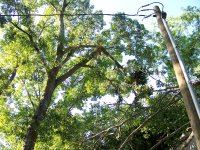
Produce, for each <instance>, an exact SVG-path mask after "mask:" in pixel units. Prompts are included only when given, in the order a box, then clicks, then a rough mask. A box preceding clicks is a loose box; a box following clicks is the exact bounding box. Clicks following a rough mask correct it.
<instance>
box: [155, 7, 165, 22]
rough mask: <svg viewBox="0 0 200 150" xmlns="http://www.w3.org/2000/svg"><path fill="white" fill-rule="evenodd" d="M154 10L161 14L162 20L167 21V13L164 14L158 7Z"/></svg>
mask: <svg viewBox="0 0 200 150" xmlns="http://www.w3.org/2000/svg"><path fill="white" fill-rule="evenodd" d="M153 9H154V11H155V12H156V13H160V14H161V17H162V19H166V18H167V13H166V12H164V11H163V10H162V11H160V8H159V7H158V6H154V7H153ZM156 13H155V15H154V17H156V15H157V14H156Z"/></svg>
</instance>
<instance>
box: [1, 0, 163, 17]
mask: <svg viewBox="0 0 200 150" xmlns="http://www.w3.org/2000/svg"><path fill="white" fill-rule="evenodd" d="M155 3H158V4H160V5H161V6H162V12H163V9H164V5H163V4H162V3H160V2H152V3H149V4H146V5H143V6H141V7H139V9H138V11H137V13H136V14H126V13H122V14H111V13H91V14H87V13H80V14H1V13H0V17H20V16H21V17H23V16H41V17H42V16H59V15H65V16H129V17H136V16H143V17H144V18H143V19H145V18H148V17H150V16H151V15H152V14H151V15H143V14H139V12H142V11H143V12H144V11H149V10H153V9H141V8H144V7H147V6H150V5H152V4H155Z"/></svg>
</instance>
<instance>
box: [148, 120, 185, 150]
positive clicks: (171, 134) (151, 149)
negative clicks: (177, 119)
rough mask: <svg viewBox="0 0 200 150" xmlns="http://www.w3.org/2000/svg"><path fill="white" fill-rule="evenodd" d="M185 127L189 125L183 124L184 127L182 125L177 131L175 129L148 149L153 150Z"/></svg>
mask: <svg viewBox="0 0 200 150" xmlns="http://www.w3.org/2000/svg"><path fill="white" fill-rule="evenodd" d="M187 125H189V122H187V123H185V124H184V125H182V126H181V127H179V128H178V129H176V130H175V131H174V132H172V133H170V134H169V135H167V136H165V137H164V138H163V139H161V140H160V141H159V142H158V143H156V144H155V145H154V146H153V147H151V148H150V150H154V149H155V148H156V147H158V146H159V145H160V144H161V143H163V142H164V141H166V140H167V139H169V138H171V137H172V136H173V135H174V134H176V133H177V132H179V131H180V130H182V129H183V128H184V127H186V126H187Z"/></svg>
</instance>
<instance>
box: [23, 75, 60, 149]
mask: <svg viewBox="0 0 200 150" xmlns="http://www.w3.org/2000/svg"><path fill="white" fill-rule="evenodd" d="M55 88H56V84H55V77H52V78H51V77H49V79H48V80H47V85H46V89H45V92H44V98H43V99H42V100H41V101H40V103H39V105H38V107H37V110H36V112H35V114H34V116H33V118H32V122H31V124H30V126H29V128H28V131H27V136H26V138H25V145H24V150H33V149H34V146H35V142H36V139H37V136H38V128H39V126H40V123H41V121H42V119H44V117H45V114H46V112H47V109H48V107H49V105H50V102H51V97H52V94H53V92H54V90H55Z"/></svg>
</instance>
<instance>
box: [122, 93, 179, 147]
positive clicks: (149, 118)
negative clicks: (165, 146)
mask: <svg viewBox="0 0 200 150" xmlns="http://www.w3.org/2000/svg"><path fill="white" fill-rule="evenodd" d="M179 93H180V92H179ZM179 93H177V94H176V95H174V96H173V98H172V100H171V101H170V102H169V103H168V104H167V105H165V106H164V107H162V108H161V109H159V110H158V111H157V112H155V113H154V114H152V115H150V116H149V117H148V118H147V119H145V121H144V122H143V123H142V124H141V125H140V126H138V127H137V128H136V129H135V130H133V131H132V132H131V134H130V135H129V136H128V137H127V138H126V139H125V141H124V142H123V143H122V144H121V145H120V147H119V150H121V149H122V148H123V147H124V146H125V144H126V143H127V142H129V141H130V140H131V138H132V137H133V135H134V134H135V133H137V132H138V131H139V130H140V129H141V128H142V127H144V126H145V125H146V124H147V123H148V122H149V121H150V120H152V118H154V117H155V116H157V115H158V114H159V113H160V112H162V111H164V110H166V109H167V108H169V107H170V106H171V105H172V104H174V103H175V102H176V101H173V100H174V98H175V97H176V96H177V95H178V94H179Z"/></svg>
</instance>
